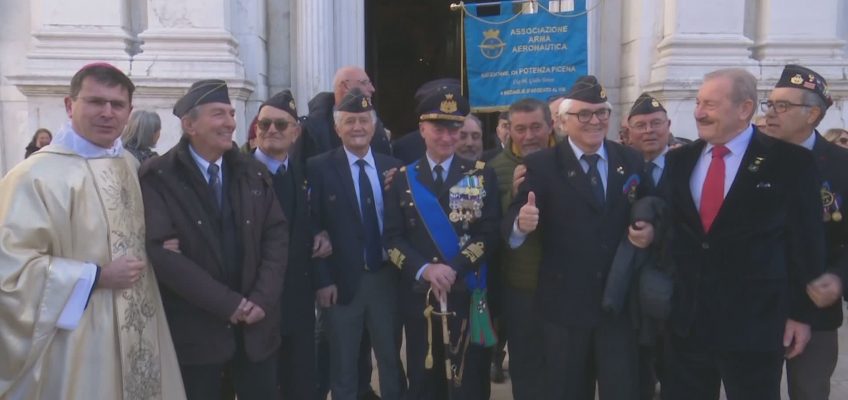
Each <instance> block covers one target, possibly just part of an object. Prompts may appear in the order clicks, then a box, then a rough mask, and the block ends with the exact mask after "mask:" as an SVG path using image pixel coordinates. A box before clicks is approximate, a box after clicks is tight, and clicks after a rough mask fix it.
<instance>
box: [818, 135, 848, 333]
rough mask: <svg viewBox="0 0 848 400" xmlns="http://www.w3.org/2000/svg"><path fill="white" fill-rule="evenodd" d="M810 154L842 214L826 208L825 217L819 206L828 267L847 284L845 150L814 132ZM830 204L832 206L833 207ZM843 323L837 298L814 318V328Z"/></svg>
mask: <svg viewBox="0 0 848 400" xmlns="http://www.w3.org/2000/svg"><path fill="white" fill-rule="evenodd" d="M813 156H814V157H815V159H816V165H817V166H818V169H819V174H820V175H821V179H822V187H824V184H825V183H827V185H828V186H830V190H829V191H830V193H831V194H833V195H835V196H836V197H837V202H838V203H839V213H840V214H841V215H840V216H841V218H837V219H839V221H836V220H835V219H834V218H833V211H827V213H828V214H829V215H828V218H825V217H824V213H825V211H824V207H825V204H824V203H823V204H822V205H821V207H822V219H823V220H824V228H825V241H826V251H827V269H828V271H829V272H833V273H835V274H837V275H838V276H839V277H840V278H841V279H842V285H843V287H844V286H845V285H846V284H848V206H846V205H845V202H846V201H848V150H846V149H844V148H842V147H839V146H837V145H835V144H833V143H830V142H828V141H827V140H825V139H824V138H823V137H821V135H819V134H818V132H816V141H815V143H814V144H813ZM822 200H823V201H829V200H830V199H828V198H827V196H822ZM834 206H835V204H834V205H831V207H834ZM840 325H842V302H841V301H837V302H836V303H835V304H833V305H832V306H830V307H827V308H825V309H823V310H819V311H818V312H817V313H816V316H815V318H814V320H813V329H815V330H832V329H836V328H839V326H840Z"/></svg>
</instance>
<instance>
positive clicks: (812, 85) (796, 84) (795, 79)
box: [774, 64, 833, 108]
mask: <svg viewBox="0 0 848 400" xmlns="http://www.w3.org/2000/svg"><path fill="white" fill-rule="evenodd" d="M774 87H779V88H780V87H789V88H796V89H804V90H809V91H811V92H813V93H815V94H817V95H818V96H819V97H821V98H822V100H824V103H825V104H826V105H827V106H826V107H825V108H828V107H830V106H831V105H832V104H833V98H831V96H830V91H829V90H828V89H827V81H825V80H824V78H823V77H822V76H821V75H819V74H818V72H816V71H813V70H811V69H809V68H806V67H802V66H800V65H795V64H789V65H787V66H785V67H783V74H781V75H780V79H779V80H778V81H777V85H775V86H774Z"/></svg>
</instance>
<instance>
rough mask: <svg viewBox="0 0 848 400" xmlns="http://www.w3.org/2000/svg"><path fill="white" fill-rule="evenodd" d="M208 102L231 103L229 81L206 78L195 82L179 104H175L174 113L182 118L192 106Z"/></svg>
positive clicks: (178, 101)
mask: <svg viewBox="0 0 848 400" xmlns="http://www.w3.org/2000/svg"><path fill="white" fill-rule="evenodd" d="M206 103H226V104H230V95H229V93H228V92H227V82H224V81H222V80H220V79H204V80H201V81H197V82H194V83H193V84H192V85H191V87H190V88H188V93H186V94H185V95H184V96H183V97H182V98H180V99H179V100H177V104H174V115H176V116H177V117H179V118H182V117H183V115H185V114H186V113H188V112H189V111H191V109H192V108H194V107H197V106H199V105H201V104H206Z"/></svg>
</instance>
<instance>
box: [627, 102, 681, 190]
mask: <svg viewBox="0 0 848 400" xmlns="http://www.w3.org/2000/svg"><path fill="white" fill-rule="evenodd" d="M627 126H628V132H629V145H630V147H632V148H634V149H636V150H637V151H639V153H641V154H642V157H643V158H644V160H645V172H646V174H647V175H648V176H649V177H650V178H651V184H652V185H653V186H654V187H658V186H659V185H660V182H661V181H662V177H663V176H664V175H663V171H664V170H665V154H666V153H667V152H668V150H669V145H670V143H671V120H670V119H668V113H666V110H665V107H663V105H662V103H660V101H659V100H657V99H655V98H654V97H651V95H649V94H648V93H642V94H641V95H640V96H639V97H638V98H637V99H636V101H635V102H634V103H633V106H632V107H631V108H630V113H629V114H628V116H627Z"/></svg>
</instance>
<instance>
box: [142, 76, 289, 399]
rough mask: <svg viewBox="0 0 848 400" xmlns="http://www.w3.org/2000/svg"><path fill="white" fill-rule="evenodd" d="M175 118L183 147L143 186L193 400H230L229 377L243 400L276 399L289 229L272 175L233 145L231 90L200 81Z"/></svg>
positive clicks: (159, 163)
mask: <svg viewBox="0 0 848 400" xmlns="http://www.w3.org/2000/svg"><path fill="white" fill-rule="evenodd" d="M173 112H174V115H175V116H177V117H178V118H180V125H181V127H182V130H183V136H182V138H181V139H180V141H179V143H177V144H176V145H175V146H174V147H173V148H171V150H169V151H168V152H167V153H165V154H164V155H162V156H160V157H155V158H152V159H150V160H149V161H148V162H146V163H145V164H144V165H143V166H142V168H141V170H140V172H139V177H140V180H141V189H142V193H143V195H144V211H145V216H146V220H147V238H146V240H147V251H148V254H149V256H150V260H151V261H152V263H153V268H154V270H155V271H156V274H157V276H158V278H159V285H160V287H161V289H162V301H163V303H164V304H165V310H166V314H167V316H168V324H169V325H170V328H171V334H172V335H173V337H174V343H175V345H176V350H177V356H178V359H179V362H180V370H181V372H182V377H183V382H184V383H185V388H186V394H187V395H188V398H189V399H202V400H215V399H220V398H221V397H222V390H223V389H222V388H223V380H222V376H223V375H224V373H225V371H226V372H228V373H229V375H230V377H231V379H232V383H233V387H234V389H235V394H236V396H238V398H239V399H240V400H253V399H257V400H258V399H263V400H264V399H273V398H275V397H276V396H277V395H278V392H277V372H276V366H277V348H278V347H279V346H280V341H281V339H280V296H281V295H282V290H283V283H284V276H285V273H286V265H287V260H288V258H287V254H288V243H289V240H288V236H289V235H288V232H289V227H288V224H287V222H286V219H285V216H284V215H283V212H282V210H281V209H280V205H279V203H278V201H277V198H276V196H275V194H274V188H273V184H272V181H271V177H270V176H269V175H270V174H269V173H268V170H267V168H266V167H265V166H264V165H263V164H261V163H260V162H259V161H256V160H255V159H254V158H253V157H251V156H250V155H247V154H244V153H243V152H241V151H240V150H239V149H238V146H237V145H236V144H235V143H234V142H233V139H232V138H233V132H234V131H235V129H236V122H235V118H234V115H235V109H234V108H233V106H232V105H231V103H230V97H229V94H228V91H227V84H226V82H224V81H222V80H218V79H207V80H201V81H197V82H195V83H194V84H192V85H191V87H190V88H189V90H188V92H187V93H186V94H185V95H184V96H183V97H182V98H180V99H179V100H178V101H177V102H176V104H175V105H174V110H173ZM174 239H177V240H178V242H179V243H178V245H177V250H176V251H174V250H170V249H163V248H162V245H163V243H165V242H166V241H169V240H174Z"/></svg>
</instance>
